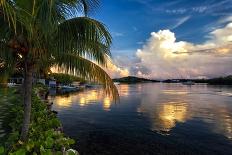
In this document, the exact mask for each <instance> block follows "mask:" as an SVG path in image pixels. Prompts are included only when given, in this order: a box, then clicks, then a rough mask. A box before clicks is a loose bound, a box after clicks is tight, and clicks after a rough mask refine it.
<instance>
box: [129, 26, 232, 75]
mask: <svg viewBox="0 0 232 155" xmlns="http://www.w3.org/2000/svg"><path fill="white" fill-rule="evenodd" d="M136 56H137V58H138V59H139V61H138V62H137V63H136V65H135V66H134V67H133V68H131V69H130V71H131V70H133V73H132V74H134V75H137V76H144V77H150V78H157V79H166V78H200V77H209V78H210V77H215V76H221V75H229V74H232V68H231V66H232V23H229V24H228V25H227V26H225V27H224V28H221V29H217V30H214V31H212V32H211V33H210V34H209V39H208V40H207V41H206V42H205V43H202V44H193V43H190V42H186V41H176V37H175V34H174V33H173V32H171V31H170V30H160V31H159V32H152V33H151V37H150V38H149V39H148V41H147V42H146V43H145V45H144V46H143V48H142V49H138V50H137V52H136Z"/></svg>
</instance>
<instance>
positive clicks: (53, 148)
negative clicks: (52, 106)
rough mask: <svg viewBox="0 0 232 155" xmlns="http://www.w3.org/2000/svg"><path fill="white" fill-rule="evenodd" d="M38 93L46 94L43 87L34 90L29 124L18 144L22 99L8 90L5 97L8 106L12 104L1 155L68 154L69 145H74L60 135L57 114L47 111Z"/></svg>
mask: <svg viewBox="0 0 232 155" xmlns="http://www.w3.org/2000/svg"><path fill="white" fill-rule="evenodd" d="M44 88H45V89H44ZM41 91H44V92H46V87H42V86H41V85H38V86H36V87H35V88H34V89H33V94H32V113H31V114H32V115H31V124H30V130H29V134H28V140H27V141H26V142H23V141H20V140H19V138H20V129H21V127H22V121H23V106H22V103H23V102H22V98H21V97H20V94H19V92H18V91H17V90H16V89H8V90H7V92H6V93H5V98H7V102H8V103H11V104H10V105H11V107H8V114H7V116H6V118H5V121H7V122H5V124H6V125H8V128H10V131H8V132H9V133H8V135H7V136H5V137H4V141H5V143H3V144H1V145H2V147H1V149H0V154H3V153H5V154H6V153H9V154H12V155H24V154H26V153H27V154H46V155H49V154H52V153H53V154H58V155H59V154H62V153H64V152H65V151H67V150H68V149H69V148H70V145H71V144H74V140H72V139H70V138H68V137H65V135H64V133H62V125H61V123H60V121H59V120H58V118H57V117H56V114H54V113H53V112H52V111H51V110H49V109H48V107H47V105H46V104H45V102H43V101H41V99H40V98H39V97H38V96H37V94H39V92H41ZM62 151H63V152H62ZM70 154H71V153H70Z"/></svg>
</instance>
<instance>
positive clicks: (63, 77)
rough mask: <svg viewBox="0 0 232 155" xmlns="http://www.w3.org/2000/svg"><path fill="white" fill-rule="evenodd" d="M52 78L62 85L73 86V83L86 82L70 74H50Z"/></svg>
mask: <svg viewBox="0 0 232 155" xmlns="http://www.w3.org/2000/svg"><path fill="white" fill-rule="evenodd" d="M50 77H53V78H55V79H56V81H57V82H59V83H62V84H71V83H73V82H82V83H84V82H85V80H84V79H82V78H79V77H76V76H72V75H69V74H62V73H52V74H50Z"/></svg>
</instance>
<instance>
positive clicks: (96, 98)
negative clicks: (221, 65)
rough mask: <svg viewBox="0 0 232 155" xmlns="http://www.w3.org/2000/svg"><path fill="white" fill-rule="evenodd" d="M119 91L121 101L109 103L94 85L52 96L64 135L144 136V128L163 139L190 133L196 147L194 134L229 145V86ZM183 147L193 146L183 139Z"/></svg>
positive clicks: (157, 86)
mask: <svg viewBox="0 0 232 155" xmlns="http://www.w3.org/2000/svg"><path fill="white" fill-rule="evenodd" d="M117 87H118V90H119V94H120V103H115V102H113V101H112V100H111V99H110V98H108V97H107V96H105V95H104V91H103V89H102V88H99V87H98V88H93V89H86V90H85V91H82V92H78V93H74V94H70V95H67V96H57V97H52V98H51V100H52V101H53V102H54V106H53V109H54V110H56V111H58V116H59V117H60V118H61V120H63V121H62V123H63V125H64V127H66V128H67V130H66V131H67V132H68V133H69V134H71V135H76V134H78V133H82V132H85V134H87V135H88V134H90V133H92V132H100V131H102V132H103V133H104V132H106V131H111V134H118V132H117V131H118V130H123V131H125V132H126V131H130V130H131V128H133V130H135V132H136V134H135V135H137V134H144V136H145V133H142V131H143V130H145V129H149V131H151V132H152V133H154V134H159V135H160V136H163V135H165V136H164V137H172V136H173V135H175V136H176V135H179V137H182V138H183V137H185V135H191V136H193V137H192V139H193V140H194V141H197V143H199V144H200V143H201V138H200V139H198V138H199V137H197V135H201V134H205V133H210V135H211V137H208V138H210V139H213V144H212V145H215V147H217V145H216V143H217V141H218V143H221V141H219V140H218V137H217V136H218V135H220V136H221V138H224V137H225V138H227V139H228V140H230V141H231V142H232V97H231V94H232V88H231V87H216V86H207V85H194V86H191V87H189V86H184V85H181V84H136V85H124V84H121V85H117ZM67 119H68V120H69V121H66V120H67ZM147 122H148V123H147ZM75 123H76V124H75ZM204 124H205V125H204ZM82 128H83V129H82ZM77 129H78V130H77ZM129 133H130V132H129ZM81 135H82V134H81ZM111 136H113V135H111ZM127 136H129V135H127ZM131 136H134V135H131ZM194 136H195V137H194ZM154 138H155V137H154ZM194 138H196V139H194ZM90 140H91V138H90ZM180 140H181V139H180ZM184 140H185V141H186V139H184ZM173 141H178V139H176V138H174V140H173ZM223 142H225V141H223ZM118 143H123V141H119V142H118ZM186 143H188V144H189V146H191V145H193V146H194V145H195V144H192V142H191V139H187V141H186ZM225 143H226V142H225ZM96 145H97V144H96ZM99 145H102V144H99ZM144 145H146V146H147V144H144ZM201 145H208V144H205V143H201ZM218 145H219V144H218ZM99 147H101V146H99ZM144 147H145V146H144ZM105 149H107V148H105ZM140 149H141V148H140Z"/></svg>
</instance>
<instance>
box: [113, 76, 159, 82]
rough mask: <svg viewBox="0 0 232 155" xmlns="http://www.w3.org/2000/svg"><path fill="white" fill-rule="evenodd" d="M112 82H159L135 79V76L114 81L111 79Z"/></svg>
mask: <svg viewBox="0 0 232 155" xmlns="http://www.w3.org/2000/svg"><path fill="white" fill-rule="evenodd" d="M113 81H114V82H120V83H144V82H160V81H157V80H152V79H146V78H139V77H135V76H128V77H123V78H116V79H113Z"/></svg>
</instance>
